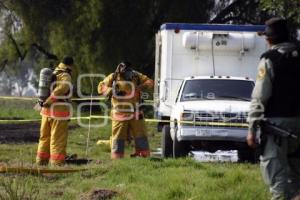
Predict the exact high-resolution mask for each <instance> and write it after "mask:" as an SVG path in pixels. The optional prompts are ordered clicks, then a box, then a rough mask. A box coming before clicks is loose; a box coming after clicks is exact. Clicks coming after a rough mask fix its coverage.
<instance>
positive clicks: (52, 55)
mask: <svg viewBox="0 0 300 200" xmlns="http://www.w3.org/2000/svg"><path fill="white" fill-rule="evenodd" d="M31 46H32V47H34V48H36V49H37V50H38V51H39V52H41V53H43V54H44V55H45V56H47V58H48V59H53V60H58V57H57V56H56V55H54V54H52V53H50V52H48V51H46V50H45V49H44V48H43V47H42V46H40V45H38V44H37V43H33V44H31Z"/></svg>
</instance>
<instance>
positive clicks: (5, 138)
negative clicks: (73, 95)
mask: <svg viewBox="0 0 300 200" xmlns="http://www.w3.org/2000/svg"><path fill="white" fill-rule="evenodd" d="M77 127H78V126H74V125H72V126H69V129H75V128H77ZM39 133H40V123H24V124H0V144H4V143H24V142H25V143H30V142H38V139H39Z"/></svg>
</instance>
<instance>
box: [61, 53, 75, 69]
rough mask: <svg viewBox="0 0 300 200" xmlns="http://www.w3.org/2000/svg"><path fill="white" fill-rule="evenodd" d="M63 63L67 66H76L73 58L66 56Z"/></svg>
mask: <svg viewBox="0 0 300 200" xmlns="http://www.w3.org/2000/svg"><path fill="white" fill-rule="evenodd" d="M62 63H64V64H65V65H69V66H71V65H73V64H74V60H73V58H72V56H67V55H66V56H64V58H63V60H62Z"/></svg>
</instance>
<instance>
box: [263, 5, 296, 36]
mask: <svg viewBox="0 0 300 200" xmlns="http://www.w3.org/2000/svg"><path fill="white" fill-rule="evenodd" d="M260 3H261V7H262V8H263V9H264V10H266V11H267V12H268V13H269V14H270V15H271V16H277V17H283V18H285V19H287V20H288V22H289V23H290V27H291V28H292V31H293V34H294V36H295V35H296V30H297V29H300V1H299V0H261V2H260Z"/></svg>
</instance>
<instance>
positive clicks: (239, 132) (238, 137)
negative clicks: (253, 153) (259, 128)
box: [177, 126, 248, 142]
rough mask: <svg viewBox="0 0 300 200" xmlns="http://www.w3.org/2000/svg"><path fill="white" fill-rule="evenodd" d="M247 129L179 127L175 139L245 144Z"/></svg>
mask: <svg viewBox="0 0 300 200" xmlns="http://www.w3.org/2000/svg"><path fill="white" fill-rule="evenodd" d="M247 133H248V129H247V128H238V127H230V128H228V127H202V126H180V127H178V134H177V137H178V138H177V139H178V140H179V141H186V140H188V141H191V140H206V141H234V142H246V137H247Z"/></svg>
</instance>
